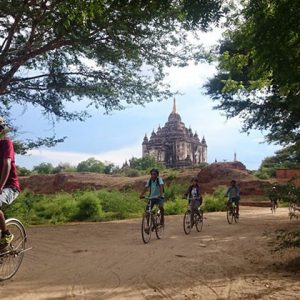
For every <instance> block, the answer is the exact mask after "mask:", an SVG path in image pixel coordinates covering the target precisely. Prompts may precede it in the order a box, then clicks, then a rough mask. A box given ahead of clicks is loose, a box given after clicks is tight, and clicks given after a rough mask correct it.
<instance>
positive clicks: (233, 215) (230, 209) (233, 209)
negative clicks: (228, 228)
mask: <svg viewBox="0 0 300 300" xmlns="http://www.w3.org/2000/svg"><path fill="white" fill-rule="evenodd" d="M226 218H227V221H228V223H229V224H232V223H233V220H234V221H235V223H237V222H238V218H239V216H238V213H237V206H236V204H235V203H234V202H229V203H228V204H227V209H226Z"/></svg>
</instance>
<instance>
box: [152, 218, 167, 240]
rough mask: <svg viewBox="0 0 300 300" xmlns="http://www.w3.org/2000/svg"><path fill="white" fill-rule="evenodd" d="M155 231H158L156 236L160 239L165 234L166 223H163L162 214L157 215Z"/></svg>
mask: <svg viewBox="0 0 300 300" xmlns="http://www.w3.org/2000/svg"><path fill="white" fill-rule="evenodd" d="M154 222H155V233H156V237H157V238H158V239H161V238H163V236H164V231H165V230H164V229H165V226H164V225H161V214H156V215H155V220H154Z"/></svg>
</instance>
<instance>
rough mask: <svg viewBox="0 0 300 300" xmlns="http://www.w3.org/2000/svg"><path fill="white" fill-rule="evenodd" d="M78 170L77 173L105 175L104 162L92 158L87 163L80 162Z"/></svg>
mask: <svg viewBox="0 0 300 300" xmlns="http://www.w3.org/2000/svg"><path fill="white" fill-rule="evenodd" d="M76 169H77V172H94V173H104V170H105V165H104V163H103V162H101V161H99V160H96V159H95V158H93V157H91V158H89V159H87V160H85V161H82V162H80V163H79V164H78V166H77V168H76Z"/></svg>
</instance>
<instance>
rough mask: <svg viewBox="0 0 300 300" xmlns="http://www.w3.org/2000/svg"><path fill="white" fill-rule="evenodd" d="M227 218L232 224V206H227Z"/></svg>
mask: <svg viewBox="0 0 300 300" xmlns="http://www.w3.org/2000/svg"><path fill="white" fill-rule="evenodd" d="M226 218H227V221H228V223H229V224H232V222H233V218H234V216H233V209H232V206H227V211H226Z"/></svg>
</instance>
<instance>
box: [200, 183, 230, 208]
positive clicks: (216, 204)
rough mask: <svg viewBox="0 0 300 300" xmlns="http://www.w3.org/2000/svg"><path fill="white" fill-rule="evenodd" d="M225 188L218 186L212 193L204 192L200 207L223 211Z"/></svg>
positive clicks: (225, 200) (224, 206)
mask: <svg viewBox="0 0 300 300" xmlns="http://www.w3.org/2000/svg"><path fill="white" fill-rule="evenodd" d="M226 190H227V188H226V187H225V186H219V187H218V188H217V189H216V190H215V191H214V192H213V194H212V195H208V194H205V195H204V196H203V198H204V201H203V205H202V208H203V210H204V211H206V212H213V211H225V210H226V203H227V198H226V197H224V195H225V193H226Z"/></svg>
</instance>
